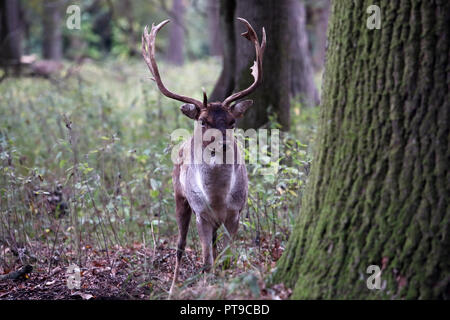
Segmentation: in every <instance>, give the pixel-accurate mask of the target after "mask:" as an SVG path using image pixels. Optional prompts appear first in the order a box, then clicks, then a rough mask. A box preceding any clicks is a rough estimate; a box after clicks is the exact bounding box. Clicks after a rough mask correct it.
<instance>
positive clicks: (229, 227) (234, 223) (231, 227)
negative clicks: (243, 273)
mask: <svg viewBox="0 0 450 320" xmlns="http://www.w3.org/2000/svg"><path fill="white" fill-rule="evenodd" d="M239 216H240V213H239V212H230V213H229V214H228V215H227V219H226V220H225V222H224V229H225V237H224V246H223V247H224V250H227V252H225V253H227V258H226V259H225V260H224V261H223V263H224V265H223V267H224V268H229V267H230V266H231V262H232V255H231V248H230V247H231V243H232V242H233V240H234V238H235V236H236V233H237V231H238V228H239Z"/></svg>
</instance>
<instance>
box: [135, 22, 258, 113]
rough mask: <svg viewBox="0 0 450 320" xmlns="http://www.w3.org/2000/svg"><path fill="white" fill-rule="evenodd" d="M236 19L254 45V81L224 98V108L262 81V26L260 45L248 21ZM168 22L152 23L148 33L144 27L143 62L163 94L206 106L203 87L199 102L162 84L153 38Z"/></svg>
mask: <svg viewBox="0 0 450 320" xmlns="http://www.w3.org/2000/svg"><path fill="white" fill-rule="evenodd" d="M237 19H238V20H239V21H241V22H242V23H244V24H245V25H246V27H247V31H246V32H244V33H242V36H243V37H244V38H246V39H247V40H249V41H251V42H253V43H254V45H255V49H256V60H255V62H254V64H253V66H252V67H251V70H252V76H253V79H254V81H253V83H252V84H251V85H250V87H248V88H247V89H245V90H242V91H239V92H236V93H234V94H232V95H231V96H229V97H228V98H226V99H225V100H224V101H223V103H222V105H223V107H225V108H228V107H229V106H230V104H231V103H232V102H234V101H236V100H238V99H241V98H243V97H245V96H247V95H249V94H250V93H252V92H253V91H254V90H255V89H256V87H257V86H258V85H259V84H260V83H261V81H262V61H263V54H264V49H265V47H266V31H265V30H264V28H263V29H262V36H263V39H262V43H261V45H260V44H259V41H258V36H257V35H256V32H255V30H254V29H253V28H252V26H251V25H250V23H249V22H248V21H247V20H245V19H243V18H237ZM169 22H170V20H164V21H163V22H161V23H160V24H158V25H157V26H155V25H154V24H152V29H151V30H150V33H148V28H147V26H146V27H145V29H144V34H143V35H142V56H143V58H144V60H145V62H146V63H147V66H148V68H149V70H150V72H151V73H152V75H153V80H154V81H155V82H156V84H157V85H158V88H159V90H160V91H161V93H162V94H163V95H165V96H166V97H168V98H171V99H175V100H178V101H182V102H185V103H190V104H194V105H196V106H197V107H198V108H200V109H204V108H206V107H207V103H208V102H207V97H206V92H205V90H204V89H203V102H201V101H199V100H196V99H194V98H189V97H186V96H182V95H178V94H176V93H173V92H171V91H169V90H168V89H167V88H166V87H165V86H164V84H163V82H162V80H161V76H160V74H159V70H158V65H157V64H156V60H155V39H156V35H157V34H158V31H159V30H160V29H161V28H162V27H164V26H165V25H166V24H167V23H169Z"/></svg>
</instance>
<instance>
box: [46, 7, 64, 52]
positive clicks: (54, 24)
mask: <svg viewBox="0 0 450 320" xmlns="http://www.w3.org/2000/svg"><path fill="white" fill-rule="evenodd" d="M43 6H44V10H43V24H42V26H43V28H42V39H43V40H42V41H43V42H42V56H43V58H44V59H49V60H61V58H62V33H61V30H62V21H61V14H62V9H63V8H62V2H61V1H60V0H45V1H43Z"/></svg>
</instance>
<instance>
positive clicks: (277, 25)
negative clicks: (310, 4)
mask: <svg viewBox="0 0 450 320" xmlns="http://www.w3.org/2000/svg"><path fill="white" fill-rule="evenodd" d="M289 4H290V0H283V1H280V0H266V1H259V0H246V1H237V6H236V16H237V17H243V18H245V19H247V20H248V21H249V22H250V24H251V25H252V26H253V28H254V29H255V31H256V33H257V35H258V38H259V39H260V41H261V37H262V28H263V27H264V28H265V29H266V33H267V47H266V51H265V52H264V61H263V82H262V84H261V85H260V86H259V88H258V89H257V90H256V91H255V92H254V93H253V94H251V95H250V96H249V98H250V99H253V102H254V103H253V106H252V107H251V108H250V109H249V110H248V111H247V112H246V115H245V117H244V118H243V119H242V121H240V123H239V126H240V127H242V128H244V129H247V128H258V127H261V126H263V125H265V124H266V123H267V122H268V118H269V117H268V116H269V108H270V109H271V110H270V111H271V112H273V113H275V114H276V115H277V117H278V122H279V123H280V124H281V125H282V127H283V129H284V130H289V122H290V116H289V92H290V87H289V86H290V79H289V74H290V72H289V61H290V54H289V47H288V45H287V44H288V43H289V34H288V32H287V30H288V17H289V10H290V6H289ZM234 23H235V37H236V73H235V78H234V81H235V84H236V86H235V87H236V88H235V91H238V90H242V89H244V88H246V87H248V86H249V85H250V84H251V83H252V81H253V77H252V76H251V74H250V67H251V66H252V65H253V61H254V60H255V48H254V46H253V44H251V43H250V42H249V41H247V40H246V39H244V38H243V37H242V36H241V35H240V34H241V33H242V32H243V31H245V28H244V27H243V26H242V23H241V22H239V21H237V20H236V21H235V22H234Z"/></svg>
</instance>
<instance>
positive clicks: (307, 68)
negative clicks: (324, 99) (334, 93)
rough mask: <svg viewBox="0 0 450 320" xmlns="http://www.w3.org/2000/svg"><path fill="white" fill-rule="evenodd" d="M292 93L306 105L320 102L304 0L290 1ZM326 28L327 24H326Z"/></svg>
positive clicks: (289, 30) (290, 76) (314, 104)
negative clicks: (315, 82)
mask: <svg viewBox="0 0 450 320" xmlns="http://www.w3.org/2000/svg"><path fill="white" fill-rule="evenodd" d="M289 2H290V4H289V17H288V21H289V28H288V30H287V32H289V34H290V36H289V41H288V44H289V52H290V57H289V58H290V68H289V79H290V81H291V83H290V94H291V96H292V97H298V98H299V99H300V102H301V103H302V104H303V105H306V106H316V105H318V104H319V93H318V92H317V89H316V85H315V84H314V68H313V59H312V57H311V52H310V49H309V41H308V33H307V32H306V9H305V5H304V3H303V1H298V0H291V1H289ZM325 28H326V26H325Z"/></svg>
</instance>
